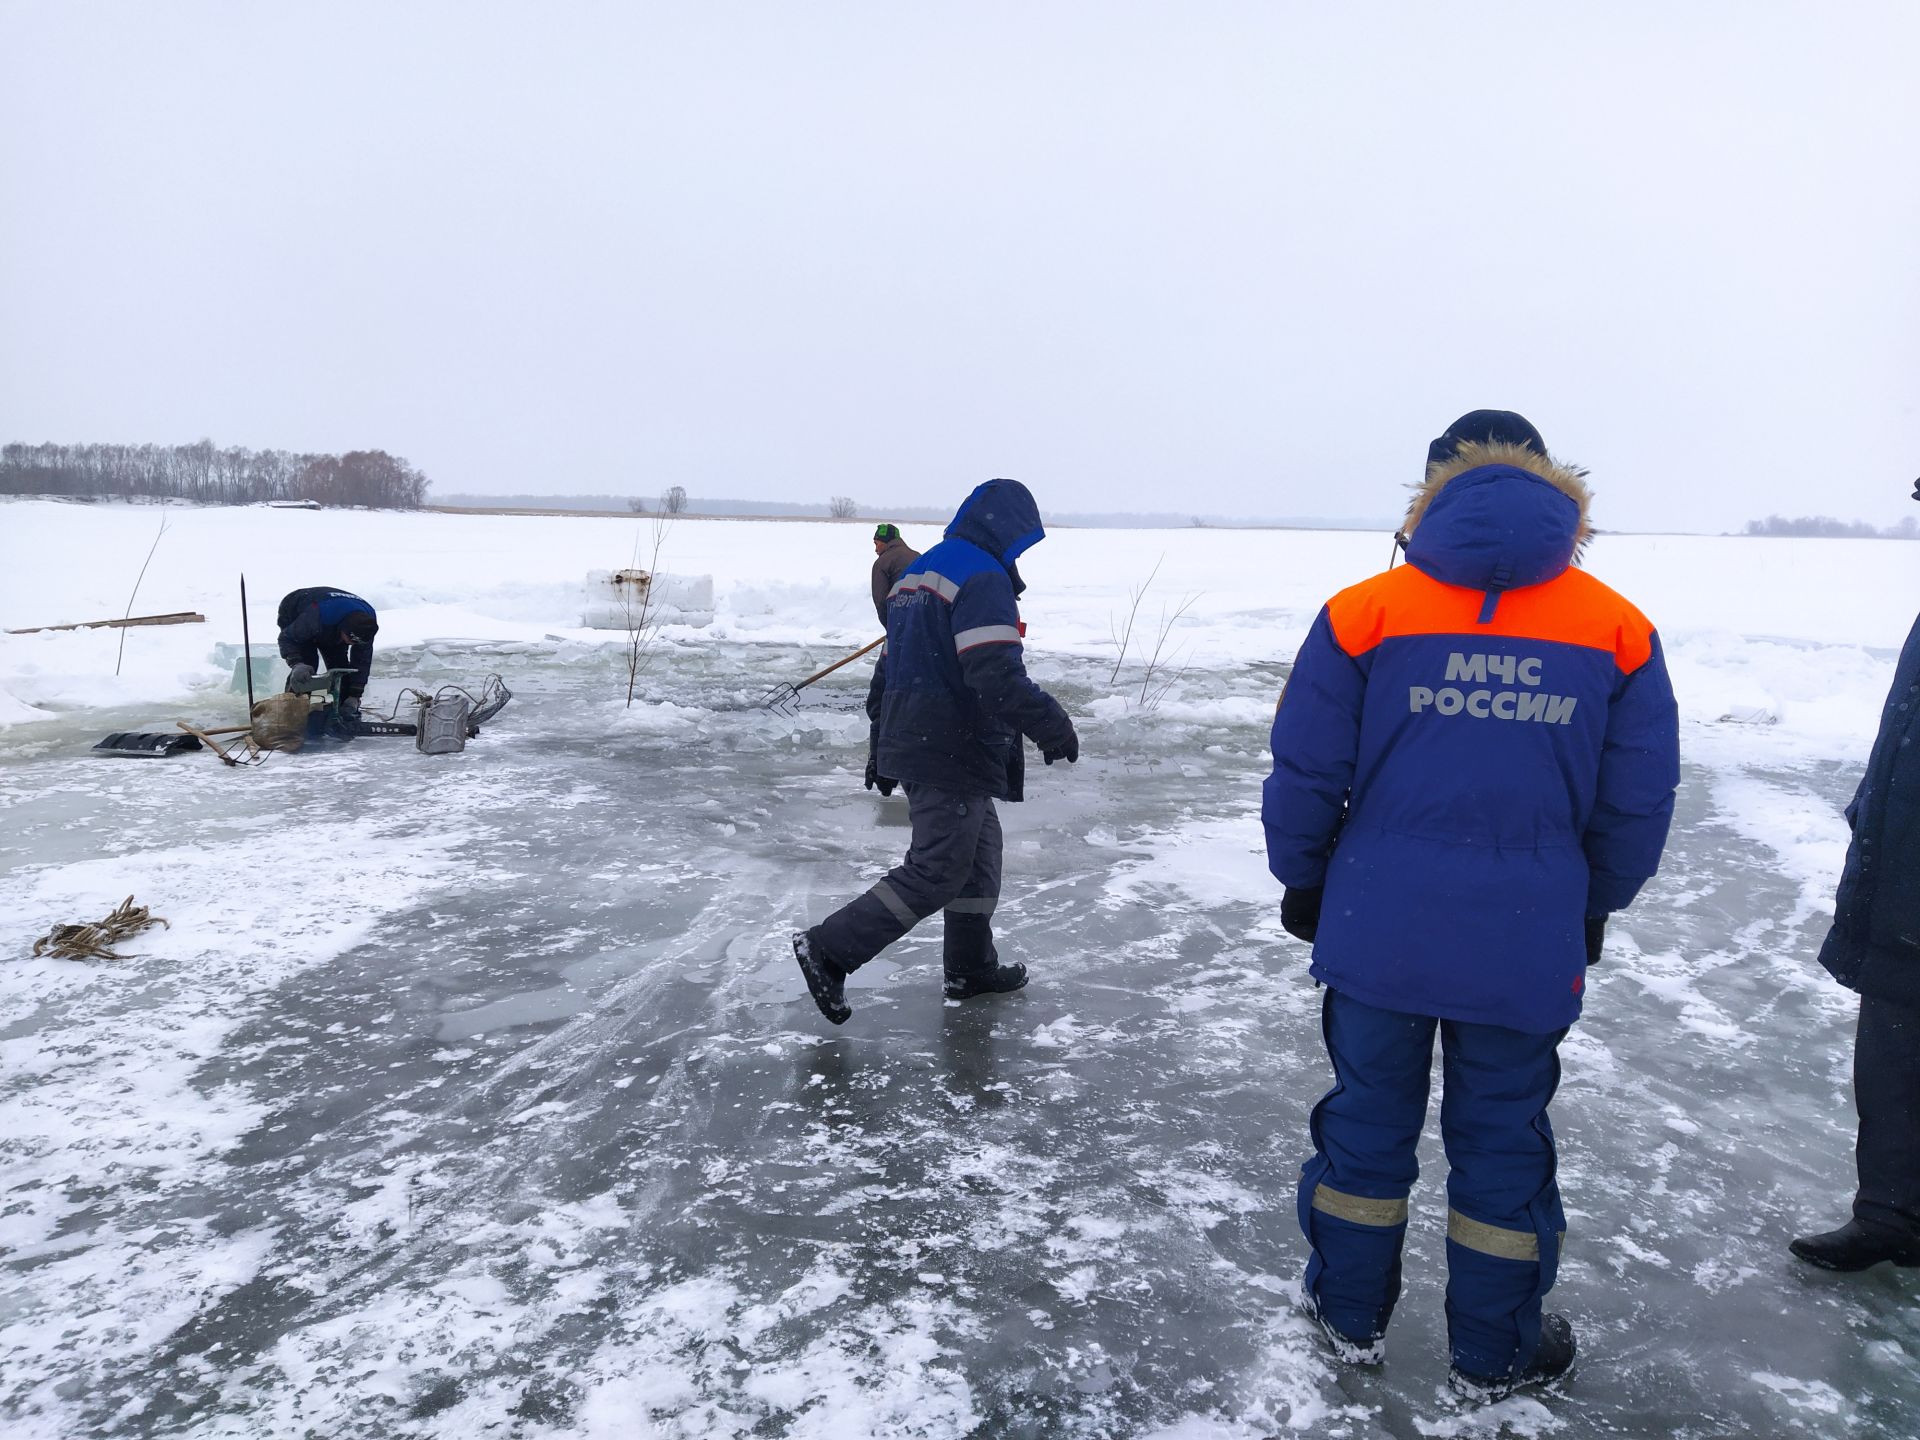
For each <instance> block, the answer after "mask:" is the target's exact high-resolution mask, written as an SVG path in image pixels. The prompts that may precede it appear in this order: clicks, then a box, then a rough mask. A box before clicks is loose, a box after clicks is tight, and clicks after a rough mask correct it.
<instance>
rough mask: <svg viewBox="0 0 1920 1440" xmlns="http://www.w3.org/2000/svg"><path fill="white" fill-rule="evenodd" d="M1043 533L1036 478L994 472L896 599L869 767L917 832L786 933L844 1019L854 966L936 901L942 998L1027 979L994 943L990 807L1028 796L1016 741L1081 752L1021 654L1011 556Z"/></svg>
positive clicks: (1072, 755) (819, 992)
mask: <svg viewBox="0 0 1920 1440" xmlns="http://www.w3.org/2000/svg"><path fill="white" fill-rule="evenodd" d="M1045 538H1046V532H1045V531H1044V530H1042V529H1041V528H1040V511H1039V508H1038V507H1037V506H1035V504H1034V503H1033V496H1032V495H1030V494H1028V493H1027V487H1026V486H1024V485H1022V484H1020V483H1019V482H1018V481H1015V480H989V481H988V482H987V483H986V484H984V485H982V486H980V487H979V488H977V489H976V490H975V491H974V492H973V493H972V494H971V495H969V496H968V497H967V499H966V501H965V503H964V504H962V505H961V507H960V509H959V510H958V512H956V513H955V515H954V517H953V523H952V524H951V525H949V526H947V533H946V538H945V539H944V540H942V541H941V542H940V543H939V544H938V545H936V546H934V547H933V548H932V549H931V550H929V551H927V553H926V554H924V555H922V556H920V557H919V558H918V559H916V560H914V561H913V562H912V563H911V564H910V565H909V566H908V567H907V569H906V571H905V573H904V574H902V575H901V577H900V579H899V580H898V581H897V582H896V583H895V584H894V587H893V590H892V593H891V594H890V595H889V596H888V599H887V640H886V644H885V645H884V646H883V647H882V648H881V652H880V663H879V664H878V665H876V666H875V667H874V671H873V683H872V684H871V686H869V688H868V690H867V714H868V715H869V716H871V717H872V718H873V720H874V721H875V740H874V745H875V749H876V754H875V757H874V761H873V762H872V763H870V764H869V767H868V768H869V770H870V771H871V770H873V769H874V768H876V767H877V769H878V772H879V773H880V774H881V775H885V776H888V777H891V778H892V779H894V780H898V781H900V782H901V783H902V784H904V785H905V786H906V789H907V809H908V814H909V816H910V818H911V821H912V824H913V840H912V843H911V845H910V847H909V848H908V850H907V858H906V859H905V860H903V861H901V862H900V864H899V865H897V866H895V867H894V868H893V869H892V870H890V871H888V872H887V876H886V878H885V879H884V880H882V881H881V882H880V883H879V884H877V885H875V886H874V887H873V888H872V889H871V890H869V891H867V893H866V894H864V895H862V896H860V898H859V899H857V900H854V901H853V902H852V903H850V904H848V905H845V906H843V907H842V908H840V909H839V910H836V911H835V912H834V913H833V914H831V915H829V916H828V917H827V918H826V919H825V920H823V921H821V922H820V923H819V924H818V925H816V926H814V927H813V928H812V929H811V930H808V931H807V932H806V933H804V934H796V935H795V936H794V937H793V954H794V958H795V959H796V960H798V961H799V962H800V970H801V973H802V974H804V975H805V976H806V979H807V989H808V990H809V991H811V992H812V994H813V999H814V1003H815V1004H816V1005H818V1006H819V1007H820V1013H821V1014H822V1015H825V1016H826V1017H827V1019H829V1020H831V1021H832V1022H833V1023H834V1024H836V1025H840V1024H844V1023H845V1022H846V1019H847V1017H848V1016H849V1015H851V1014H852V1013H853V1012H852V1010H851V1009H849V1008H848V1006H847V998H846V979H847V976H848V975H850V974H851V973H852V972H853V971H855V970H857V969H859V968H860V967H861V966H862V965H864V964H866V963H867V961H869V960H871V959H872V958H873V957H874V956H875V955H878V954H879V953H880V952H881V951H882V950H884V949H886V948H887V946H889V945H891V944H892V943H893V942H894V941H896V940H898V939H899V938H900V937H901V936H902V935H904V934H906V933H907V932H908V931H909V930H911V929H912V928H913V927H914V926H915V925H918V924H919V923H920V922H921V921H922V920H924V919H926V918H927V917H928V916H929V915H932V914H933V913H934V912H935V911H936V910H945V911H946V939H945V950H944V959H945V968H946V993H947V997H948V998H949V999H952V1000H965V999H967V998H969V997H971V996H974V995H985V994H989V993H992V992H996V991H1006V990H1018V989H1019V988H1020V987H1021V986H1022V985H1025V984H1026V983H1027V967H1026V966H1025V965H1019V964H1015V965H1002V964H1001V963H1000V959H999V955H998V953H997V952H996V951H995V950H994V947H993V910H994V906H995V905H996V904H997V903H998V902H999V898H1000V818H999V816H997V815H995V814H994V810H993V802H994V801H995V800H1018V799H1020V798H1021V782H1022V779H1023V777H1024V775H1025V771H1026V761H1025V757H1024V752H1023V751H1022V750H1021V736H1023V735H1024V736H1026V737H1028V738H1029V739H1031V740H1032V741H1033V743H1034V744H1036V745H1038V746H1039V747H1040V754H1041V756H1042V758H1043V759H1045V760H1046V762H1047V764H1049V765H1051V764H1052V763H1053V762H1054V761H1056V760H1062V759H1064V760H1065V761H1067V762H1068V763H1069V764H1072V763H1073V762H1074V761H1076V760H1078V759H1079V758H1080V738H1079V736H1078V735H1076V734H1075V733H1074V729H1073V722H1072V721H1071V720H1069V719H1068V718H1067V712H1066V711H1064V710H1062V709H1061V708H1060V704H1059V702H1058V701H1057V700H1055V699H1054V698H1053V697H1052V696H1051V695H1049V694H1047V692H1046V691H1044V690H1042V689H1041V688H1040V687H1039V686H1038V685H1036V684H1034V683H1033V681H1032V680H1030V679H1028V678H1027V670H1026V665H1025V663H1024V662H1023V660H1022V658H1021V647H1020V612H1019V610H1018V608H1017V606H1016V605H1015V598H1016V597H1017V596H1018V595H1019V594H1020V592H1021V591H1022V590H1023V589H1024V588H1025V586H1024V585H1023V584H1022V583H1021V580H1020V572H1019V570H1018V569H1017V568H1016V566H1015V564H1014V562H1015V561H1017V560H1018V559H1019V558H1020V556H1021V555H1022V554H1023V553H1025V552H1026V551H1027V550H1029V549H1031V548H1032V547H1033V546H1035V545H1037V544H1039V543H1040V541H1041V540H1043V539H1045Z"/></svg>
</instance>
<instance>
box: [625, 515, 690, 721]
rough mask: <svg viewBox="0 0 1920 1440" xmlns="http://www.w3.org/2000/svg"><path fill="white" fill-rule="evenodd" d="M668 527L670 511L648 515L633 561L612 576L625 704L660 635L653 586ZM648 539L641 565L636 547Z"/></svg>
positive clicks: (632, 692)
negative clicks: (622, 644) (622, 643)
mask: <svg viewBox="0 0 1920 1440" xmlns="http://www.w3.org/2000/svg"><path fill="white" fill-rule="evenodd" d="M675 488H676V489H677V488H678V487H677V486H676V487H675ZM672 528H673V517H672V516H671V515H670V514H666V513H661V514H656V515H650V516H648V527H647V531H646V532H643V533H642V534H640V535H636V536H635V537H634V541H633V564H632V565H631V566H629V567H628V568H627V569H625V570H621V571H618V572H617V573H616V574H615V575H614V577H613V585H614V589H615V591H616V592H617V593H618V595H619V597H620V614H621V622H622V628H623V629H625V630H626V632H627V641H626V660H627V705H628V708H631V707H632V705H633V695H634V691H635V689H636V688H637V687H638V686H639V683H640V677H641V676H642V675H643V674H645V673H646V670H647V667H648V666H649V665H651V664H652V663H653V659H654V654H655V648H656V644H657V642H658V641H659V639H660V602H659V599H658V597H657V596H656V594H655V591H654V586H655V581H657V580H658V579H659V576H660V550H661V547H662V546H664V545H665V544H666V541H667V531H669V530H670V529H672ZM649 541H650V542H651V543H650V548H649V550H648V554H647V564H646V568H645V569H642V568H641V567H640V548H641V545H642V544H643V543H647V542H649Z"/></svg>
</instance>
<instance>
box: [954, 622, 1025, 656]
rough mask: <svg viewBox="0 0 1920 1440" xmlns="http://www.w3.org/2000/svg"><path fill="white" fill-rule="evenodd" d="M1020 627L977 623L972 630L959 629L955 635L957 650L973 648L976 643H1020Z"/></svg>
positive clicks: (955, 647) (955, 648)
mask: <svg viewBox="0 0 1920 1440" xmlns="http://www.w3.org/2000/svg"><path fill="white" fill-rule="evenodd" d="M1019 643H1020V627H1019V626H1017V625H976V626H974V627H973V629H971V630H957V631H955V632H954V636H953V648H954V650H955V652H956V653H957V652H959V651H961V650H971V649H973V647H974V646H976V645H1018V644H1019Z"/></svg>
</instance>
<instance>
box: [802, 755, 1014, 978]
mask: <svg viewBox="0 0 1920 1440" xmlns="http://www.w3.org/2000/svg"><path fill="white" fill-rule="evenodd" d="M907 815H908V818H909V819H910V820H911V822H912V825H913V841H912V844H911V845H910V846H909V847H908V849H907V858H906V859H904V860H902V861H901V862H900V863H899V864H898V865H896V866H894V868H893V869H891V870H889V871H888V872H887V874H886V878H885V879H883V880H881V881H880V883H879V884H877V885H875V886H874V887H873V888H872V889H871V890H869V891H867V893H866V894H864V895H862V896H860V898H859V899H857V900H854V901H853V902H851V903H850V904H847V905H843V906H841V907H840V908H839V909H838V910H836V911H834V912H833V914H831V915H829V916H828V917H827V918H826V919H825V920H822V921H821V922H820V923H819V924H818V925H816V926H815V927H814V929H813V932H812V936H813V941H814V944H815V945H816V946H817V947H818V948H819V949H820V950H822V951H824V952H825V954H826V956H827V958H828V959H830V960H831V961H833V963H834V964H836V965H838V966H839V967H840V968H841V969H842V970H857V969H858V968H859V967H860V966H862V965H864V964H866V963H867V961H869V960H871V959H872V958H873V957H874V956H876V955H878V954H879V953H880V952H881V951H882V950H884V949H886V948H887V946H889V945H891V944H892V943H893V942H894V941H896V940H898V939H899V938H900V937H901V936H902V935H904V934H906V933H907V932H908V931H909V930H911V929H912V928H913V927H914V926H915V925H918V924H919V923H920V922H921V921H922V920H924V919H926V918H927V917H928V916H929V915H931V914H933V913H934V912H935V911H937V910H942V909H945V908H946V906H947V905H948V904H949V903H950V902H952V901H953V900H956V899H958V898H959V896H960V895H961V893H962V892H963V891H964V890H965V889H966V888H967V884H968V881H969V879H970V878H971V877H972V876H973V873H974V858H975V852H976V851H977V850H978V849H979V846H980V835H981V831H982V829H983V828H984V827H985V825H986V824H987V822H988V821H989V820H991V821H992V822H993V836H994V844H995V849H996V851H997V849H998V845H999V835H1000V825H999V821H998V820H997V819H995V818H994V814H993V802H992V801H991V800H989V799H987V797H986V796H984V795H957V794H955V793H954V792H953V791H951V790H936V789H934V788H933V787H932V786H930V785H909V786H908V787H907ZM994 872H995V875H996V876H997V875H998V873H999V864H998V860H997V858H996V861H995V864H994Z"/></svg>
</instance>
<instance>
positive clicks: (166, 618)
mask: <svg viewBox="0 0 1920 1440" xmlns="http://www.w3.org/2000/svg"><path fill="white" fill-rule="evenodd" d="M206 623H207V617H206V616H204V615H202V614H200V612H199V611H197V610H175V611H173V612H172V613H171V614H167V615H131V616H128V617H127V618H126V619H124V620H77V621H75V622H74V623H73V624H71V625H29V626H28V627H27V628H26V629H24V630H9V631H7V634H9V635H38V634H40V633H41V632H42V631H46V630H128V629H131V628H132V627H134V626H135V625H204V624H206Z"/></svg>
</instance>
